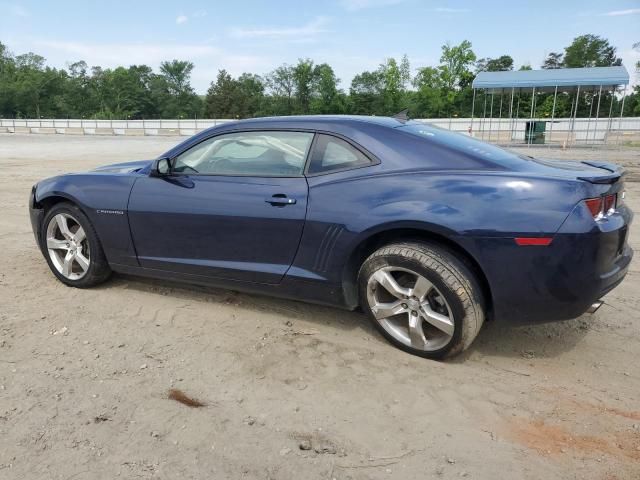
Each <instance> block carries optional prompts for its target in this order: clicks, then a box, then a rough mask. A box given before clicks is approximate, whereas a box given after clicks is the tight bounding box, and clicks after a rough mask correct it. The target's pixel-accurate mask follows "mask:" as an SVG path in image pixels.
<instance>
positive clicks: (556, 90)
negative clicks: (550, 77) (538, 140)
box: [547, 85, 558, 147]
mask: <svg viewBox="0 0 640 480" xmlns="http://www.w3.org/2000/svg"><path fill="white" fill-rule="evenodd" d="M557 98H558V86H557V85H556V88H555V90H554V92H553V107H551V123H550V124H549V141H548V142H547V144H548V145H549V147H551V133H552V132H553V121H554V119H555V118H556V100H557Z"/></svg>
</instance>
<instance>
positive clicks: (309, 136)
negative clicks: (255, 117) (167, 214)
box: [173, 131, 313, 177]
mask: <svg viewBox="0 0 640 480" xmlns="http://www.w3.org/2000/svg"><path fill="white" fill-rule="evenodd" d="M312 140H313V133H310V132H289V131H281V132H278V131H251V132H234V133H227V134H222V135H217V136H215V137H212V138H209V139H207V140H205V141H203V142H201V143H199V144H197V145H195V146H193V147H191V148H190V149H188V150H186V151H185V152H183V153H181V154H180V155H178V156H177V157H176V159H175V162H174V165H173V171H174V172H175V173H185V174H191V175H196V174H199V175H246V176H258V177H289V176H298V175H302V172H303V170H304V165H305V161H306V159H307V152H308V151H309V147H310V146H311V141H312Z"/></svg>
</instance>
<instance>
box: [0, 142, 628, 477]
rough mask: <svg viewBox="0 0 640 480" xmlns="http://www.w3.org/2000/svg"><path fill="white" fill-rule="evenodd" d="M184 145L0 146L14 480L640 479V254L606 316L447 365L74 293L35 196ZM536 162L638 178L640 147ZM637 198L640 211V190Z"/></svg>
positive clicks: (303, 325)
mask: <svg viewBox="0 0 640 480" xmlns="http://www.w3.org/2000/svg"><path fill="white" fill-rule="evenodd" d="M179 140H180V139H178V138H158V137H155V138H150V137H144V138H117V137H70V136H66V137H65V136H45V135H32V136H29V135H22V136H21V135H10V134H3V135H0V167H1V171H2V175H0V205H2V214H1V215H0V478H2V479H7V480H8V479H64V480H66V479H85V478H87V479H88V478H91V479H94V478H95V479H113V478H115V477H120V478H164V479H174V478H175V479H177V478H179V479H188V478H209V479H214V478H215V479H226V478H228V479H241V478H247V479H333V478H335V479H354V480H356V479H358V480H359V479H414V478H415V479H424V478H437V479H440V478H441V479H454V478H455V479H458V478H471V479H498V478H501V479H502V478H504V479H506V478H508V479H542V478H544V479H582V478H584V479H607V480H614V479H619V480H621V479H638V478H640V368H639V366H638V358H640V255H637V256H636V259H635V260H634V263H633V264H632V265H631V271H630V273H629V275H628V277H627V279H626V281H625V282H624V283H623V284H622V285H621V286H620V287H618V288H617V289H616V290H615V291H613V292H612V293H610V294H609V295H608V296H607V297H606V298H605V300H606V304H605V305H604V306H603V307H602V308H601V309H600V311H599V312H598V313H597V314H595V315H593V316H583V317H581V318H579V319H576V320H572V321H567V322H563V323H556V324H547V325H539V326H535V327H519V328H513V327H512V328H509V327H506V326H500V325H496V324H488V325H486V328H485V329H484V330H483V331H482V332H481V334H480V336H479V337H478V339H477V341H476V342H475V344H474V345H473V346H472V348H471V349H470V350H469V351H468V352H467V353H466V354H465V355H464V356H462V357H460V358H457V359H455V360H453V361H448V362H446V363H439V362H432V361H427V360H423V359H420V358H416V357H412V356H410V355H407V354H405V353H403V352H401V351H399V350H396V349H395V348H393V347H391V346H390V345H389V344H387V343H386V342H385V341H384V340H383V339H382V338H381V337H380V336H379V335H378V334H377V333H376V332H375V331H374V330H373V329H372V328H371V327H370V326H369V323H368V320H367V319H366V318H365V317H364V316H363V315H361V314H358V313H349V312H344V311H341V310H337V309H332V308H328V307H321V306H315V305H308V304H304V303H297V302H293V301H285V300H277V299H272V298H267V297H261V296H255V295H246V294H241V293H235V292H232V291H225V290H218V289H210V288H199V287H191V286H188V285H178V284H169V283H166V282H158V281H151V280H144V279H140V278H133V277H125V276H120V275H117V276H114V278H113V279H112V280H110V281H109V282H108V283H106V284H105V285H104V286H101V287H100V288H94V289H90V290H76V289H72V288H67V287H65V286H64V285H62V284H61V283H60V282H58V281H57V280H56V279H55V278H54V276H53V275H52V274H51V273H50V272H49V270H48V267H47V265H46V263H45V261H44V259H43V258H42V256H41V254H40V252H39V251H38V250H37V248H36V246H35V243H34V239H33V234H32V233H31V227H30V224H29V218H28V212H27V197H28V194H29V190H30V187H31V185H32V184H34V183H35V182H36V181H37V180H39V179H42V178H44V177H48V176H51V175H54V174H57V173H61V172H67V171H78V170H86V169H89V168H91V167H94V166H97V165H100V164H105V163H111V162H117V161H125V160H129V159H142V158H152V157H153V156H156V155H158V154H159V153H161V152H162V151H164V150H166V149H167V148H168V147H169V146H171V145H174V144H175V143H177V142H178V141H179ZM523 150H524V151H528V152H530V153H533V154H536V155H540V156H547V157H549V156H550V157H554V156H555V157H561V158H572V157H573V158H593V159H595V158H601V159H604V160H609V161H618V162H620V163H623V164H625V165H627V166H628V167H629V168H630V170H631V171H632V175H631V176H630V180H636V181H640V150H638V149H635V150H634V149H626V150H594V149H575V150H572V151H569V152H561V151H558V150H549V149H546V148H531V149H529V150H526V149H523ZM627 191H628V197H627V198H628V200H627V201H628V203H629V204H630V205H631V206H632V208H634V209H635V210H636V211H637V212H640V183H636V182H633V181H630V182H628V184H627ZM631 243H632V244H633V246H634V247H635V249H636V251H637V250H640V222H639V221H636V223H635V224H634V225H633V228H632V232H631ZM172 388H178V389H180V390H182V391H183V392H185V393H186V394H188V395H190V396H192V397H194V398H196V399H198V400H200V401H202V402H204V403H205V404H206V406H204V407H202V408H189V407H187V406H184V405H182V404H181V403H178V402H176V401H174V400H171V399H169V398H168V392H169V390H170V389H172ZM301 446H302V447H304V448H309V449H308V450H302V449H301V448H300V447H301Z"/></svg>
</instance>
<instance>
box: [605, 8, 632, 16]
mask: <svg viewBox="0 0 640 480" xmlns="http://www.w3.org/2000/svg"><path fill="white" fill-rule="evenodd" d="M639 13H640V8H630V9H628V10H612V11H611V12H607V13H603V15H605V16H607V17H621V16H623V15H637V14H639Z"/></svg>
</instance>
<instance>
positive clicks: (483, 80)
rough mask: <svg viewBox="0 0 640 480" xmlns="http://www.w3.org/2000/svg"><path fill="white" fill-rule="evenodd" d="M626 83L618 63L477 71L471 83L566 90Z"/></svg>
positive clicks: (487, 87) (503, 86)
mask: <svg viewBox="0 0 640 480" xmlns="http://www.w3.org/2000/svg"><path fill="white" fill-rule="evenodd" d="M628 84H629V73H628V72H627V69H626V68H624V67H623V66H619V67H591V68H556V69H548V70H519V71H515V72H512V71H507V72H480V73H478V75H477V76H476V78H475V80H474V81H473V84H472V86H473V88H483V89H503V88H534V87H535V88H536V89H544V88H545V87H547V88H549V87H559V90H565V91H567V90H572V89H573V88H575V87H578V86H593V87H598V86H602V87H610V88H615V87H617V86H619V85H628ZM560 87H565V88H560ZM566 87H568V88H566Z"/></svg>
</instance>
